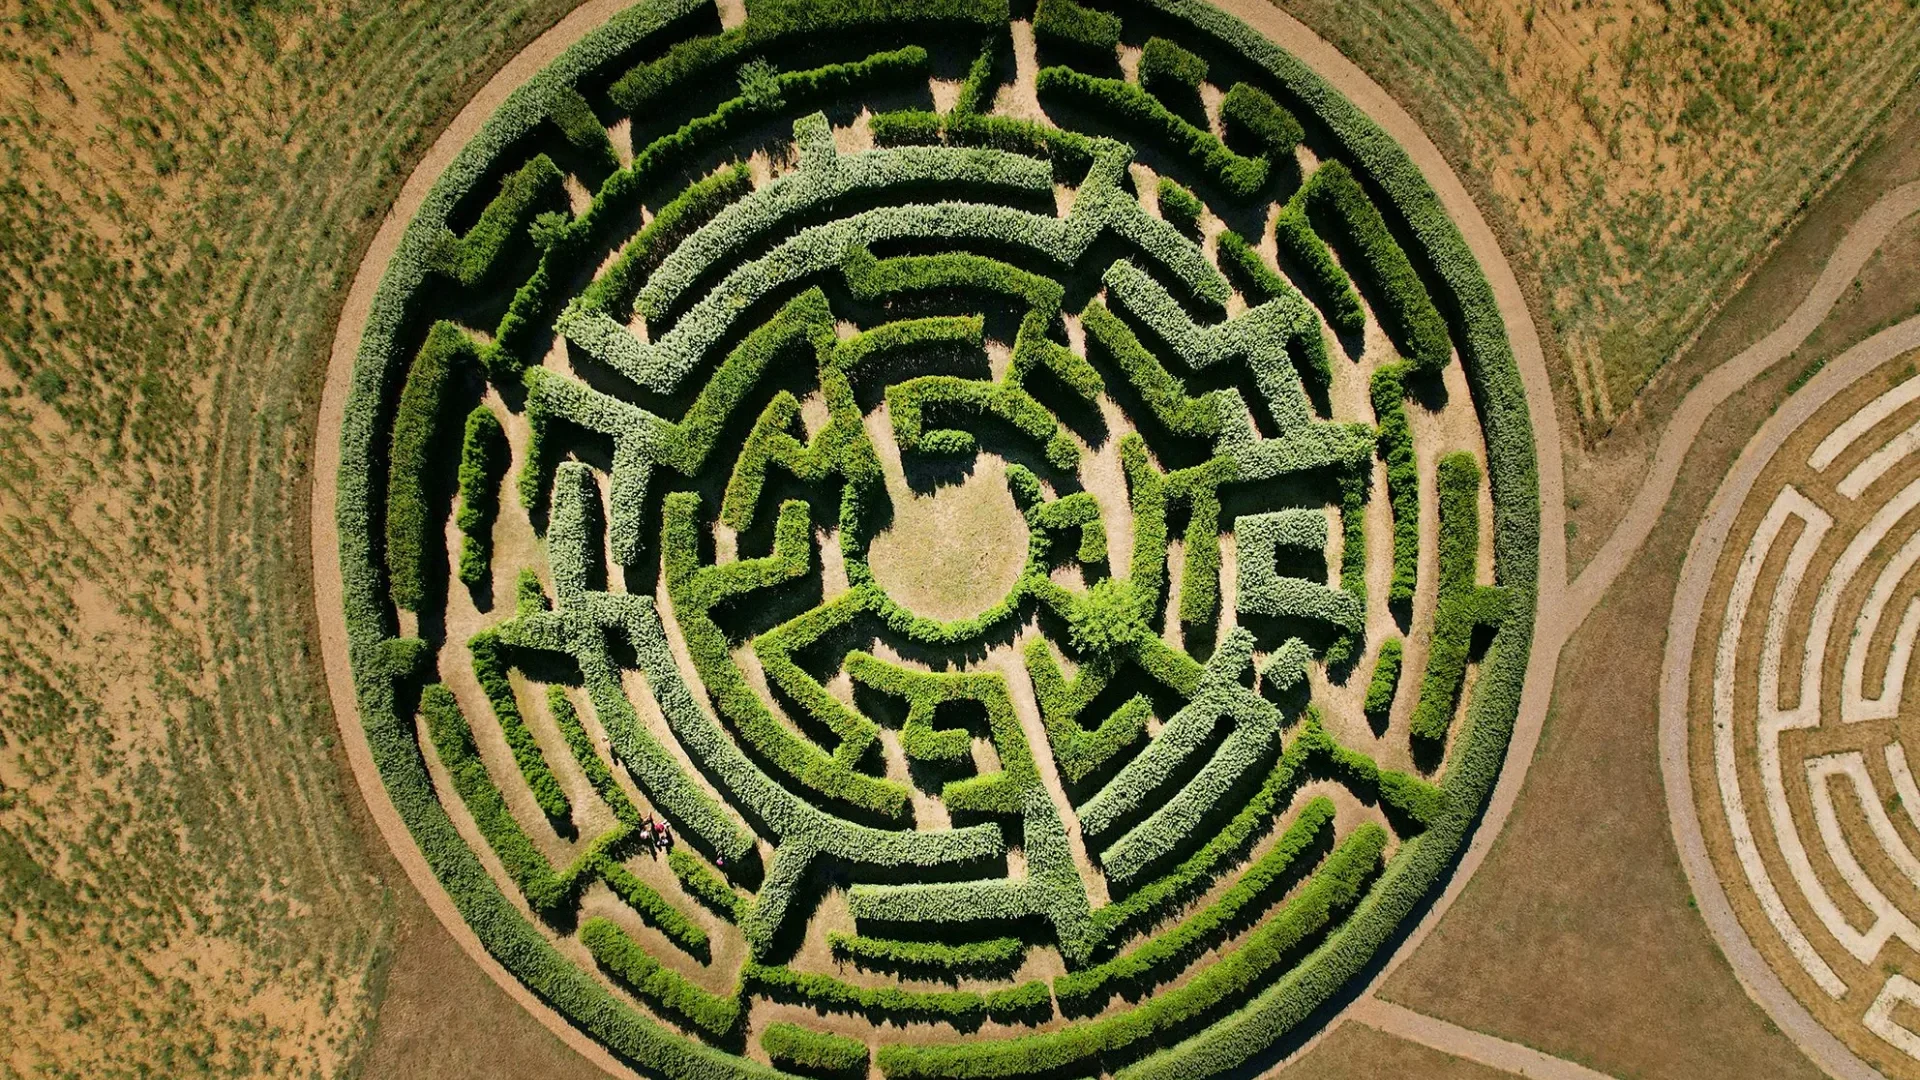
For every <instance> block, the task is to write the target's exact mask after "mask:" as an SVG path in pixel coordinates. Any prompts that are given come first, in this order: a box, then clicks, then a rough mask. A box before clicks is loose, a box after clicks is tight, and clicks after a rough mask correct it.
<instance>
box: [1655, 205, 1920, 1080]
mask: <svg viewBox="0 0 1920 1080" xmlns="http://www.w3.org/2000/svg"><path fill="white" fill-rule="evenodd" d="M1916 188H1920V185H1908V186H1907V187H1905V188H1901V189H1899V190H1897V191H1895V192H1894V193H1893V194H1892V195H1889V196H1887V197H1886V198H1884V199H1882V200H1881V201H1880V202H1879V203H1876V204H1875V205H1874V207H1873V208H1872V209H1871V210H1869V211H1868V212H1867V214H1866V215H1864V216H1863V217H1862V218H1861V220H1860V222H1859V223H1858V224H1856V225H1855V226H1854V229H1853V231H1852V232H1850V233H1849V234H1848V236H1847V241H1846V243H1844V244H1842V246H1841V250H1842V251H1843V252H1846V251H1847V250H1848V247H1849V245H1852V244H1854V242H1855V241H1856V240H1859V241H1861V242H1862V243H1866V242H1867V241H1868V240H1869V239H1870V240H1871V242H1872V243H1871V246H1869V247H1868V248H1867V251H1866V252H1865V253H1860V252H1858V251H1855V252H1852V253H1851V254H1854V255H1858V256H1859V260H1860V261H1861V262H1864V261H1865V255H1866V254H1870V253H1871V250H1872V247H1877V246H1878V245H1879V241H1880V240H1881V239H1883V238H1884V237H1885V236H1886V235H1887V233H1888V231H1890V230H1891V228H1892V226H1893V225H1894V224H1897V223H1898V220H1899V219H1898V218H1894V219H1892V220H1888V219H1887V218H1886V216H1885V215H1883V214H1881V213H1880V211H1882V210H1883V208H1885V207H1887V206H1888V205H1889V204H1894V205H1900V204H1898V203H1896V202H1895V201H1896V200H1897V199H1901V198H1902V197H1905V198H1906V199H1908V200H1910V202H1909V204H1908V205H1909V209H1908V210H1907V213H1909V214H1910V213H1913V212H1915V211H1916V210H1920V200H1916V199H1915V198H1914V197H1915V196H1916V195H1920V192H1916V191H1915V190H1914V189H1916ZM1870 225H1871V226H1872V227H1873V228H1874V229H1876V230H1877V232H1874V233H1871V234H1869V233H1868V232H1867V228H1868V226H1870ZM1838 259H1839V253H1836V255H1835V260H1836V261H1838ZM1832 268H1833V264H1831V263H1830V264H1829V270H1832ZM1856 269H1857V267H1856ZM1827 278H1828V275H1824V274H1823V275H1822V277H1821V279H1820V282H1821V284H1820V285H1816V286H1815V290H1814V294H1815V297H1818V296H1820V295H1822V286H1824V285H1826V284H1827ZM1851 279H1852V278H1851V273H1849V275H1848V277H1846V278H1844V279H1842V281H1841V285H1840V287H1841V288H1844V287H1845V284H1846V282H1847V281H1850V280H1851ZM1837 296H1838V290H1837V289H1836V290H1833V292H1832V295H1831V297H1830V298H1829V299H1828V303H1829V304H1831V303H1832V299H1833V298H1837ZM1811 299H1812V298H1810V300H1811ZM1803 307H1804V305H1803ZM1822 313H1824V309H1822ZM1795 315H1796V318H1797V317H1798V315H1799V313H1798V312H1796V313H1795ZM1816 321H1817V320H1816ZM1811 330H1812V328H1811V327H1808V328H1807V330H1806V333H1811ZM1801 336H1802V338H1804V336H1805V334H1804V333H1803V334H1802V335H1801ZM1795 344H1796V345H1797V344H1798V341H1796V342H1795ZM1915 348H1920V317H1916V318H1911V319H1908V320H1906V321H1905V322H1902V323H1899V324H1898V325H1896V326H1894V327H1892V328H1891V329H1888V330H1883V331H1881V332H1880V333H1878V334H1875V335H1874V336H1873V337H1870V338H1868V339H1867V340H1866V341H1863V342H1861V343H1860V344H1858V345H1855V346H1854V347H1853V348H1851V349H1848V350H1847V351H1846V352H1844V353H1842V354H1841V355H1840V357H1839V358H1838V359H1836V360H1834V361H1832V362H1831V363H1829V364H1827V366H1826V367H1824V368H1822V369H1821V371H1820V373H1819V374H1818V375H1816V376H1814V377H1813V378H1812V379H1811V380H1809V381H1808V383H1807V385H1806V386H1805V387H1804V388H1803V389H1802V390H1801V391H1800V392H1799V393H1797V394H1795V395H1794V396H1792V397H1791V398H1789V399H1788V400H1787V402H1786V404H1784V405H1783V406H1781V408H1780V409H1779V411H1777V412H1775V413H1774V414H1773V415H1772V416H1771V417H1769V418H1768V419H1767V422H1766V423H1765V424H1764V425H1762V426H1761V428H1760V430H1759V431H1758V432H1757V433H1755V435H1754V437H1753V439H1752V441H1750V442H1749V443H1748V444H1747V446H1746V448H1745V449H1744V450H1742V451H1741V456H1740V459H1739V462H1738V463H1737V464H1736V465H1735V466H1734V468H1733V471H1732V472H1730V473H1728V475H1727V477H1726V479H1725V480H1724V481H1722V483H1721V486H1720V490H1719V491H1718V492H1716V493H1715V494H1714V499H1713V503H1712V504H1711V506H1710V507H1709V508H1708V511H1707V516H1706V517H1705V518H1703V519H1702V522H1701V525H1700V527H1699V530H1698V531H1697V532H1696V533H1695V534H1694V538H1693V541H1692V543H1691V544H1690V545H1689V549H1688V552H1687V561H1686V566H1685V568H1684V569H1683V570H1682V571H1681V577H1680V586H1679V588H1678V589H1677V590H1676V591H1675V593H1674V602H1673V615H1672V617H1671V620H1670V621H1669V623H1668V629H1667V641H1668V646H1667V657H1666V662H1665V664H1664V666H1663V670H1662V671H1661V683H1660V774H1661V780H1662V781H1663V783H1664V785H1665V787H1666V793H1667V811H1668V814H1669V816H1670V817H1671V819H1672V823H1673V835H1674V841H1675V844H1676V846H1678V848H1679V850H1680V863H1681V866H1682V867H1684V868H1685V870H1686V873H1687V881H1688V884H1689V885H1690V887H1691V888H1692V890H1693V894H1694V897H1695V899H1696V900H1697V902H1698V903H1699V905H1700V914H1701V917H1702V918H1704V919H1705V920H1706V923H1707V926H1708V927H1709V928H1710V929H1711V930H1712V931H1713V936H1714V938H1715V940H1717V941H1718V942H1719V943H1720V946H1721V949H1722V951H1723V952H1725V954H1726V956H1727V959H1728V961H1729V962H1730V963H1731V964H1732V965H1733V972H1734V975H1735V976H1737V977H1738V978H1739V979H1740V982H1741V985H1743V986H1745V987H1746V990H1747V994H1748V995H1749V996H1751V997H1752V998H1753V999H1754V1000H1755V1001H1757V1002H1759V1003H1760V1005H1761V1007H1763V1008H1765V1009H1766V1010H1767V1013H1768V1015H1769V1016H1771V1017H1772V1018H1773V1020H1774V1022H1775V1023H1777V1024H1778V1025H1779V1026H1780V1028H1781V1030H1783V1031H1785V1032H1786V1033H1787V1035H1788V1037H1789V1038H1791V1039H1793V1041H1794V1043H1795V1044H1796V1045H1798V1046H1799V1047H1800V1049H1801V1051H1802V1052H1804V1053H1805V1054H1806V1055H1807V1056H1808V1057H1809V1058H1812V1059H1813V1061H1814V1062H1815V1063H1816V1064H1818V1065H1819V1066H1820V1067H1821V1068H1824V1069H1826V1070H1827V1071H1828V1072H1829V1073H1831V1074H1833V1075H1834V1076H1836V1077H1840V1078H1842V1080H1873V1078H1878V1077H1879V1076H1880V1074H1879V1073H1878V1072H1876V1071H1874V1070H1873V1069H1872V1068H1871V1067H1869V1066H1868V1065H1867V1064H1866V1063H1865V1062H1863V1061H1861V1060H1860V1059H1859V1058H1858V1057H1856V1056H1855V1055H1854V1054H1853V1052H1852V1051H1851V1050H1848V1049H1847V1048H1846V1046H1845V1045H1844V1044H1842V1043H1841V1042H1840V1040H1839V1039H1838V1038H1837V1037H1835V1036H1834V1035H1833V1034H1832V1033H1831V1032H1829V1031H1828V1030H1827V1029H1826V1028H1825V1027H1824V1026H1822V1025H1821V1024H1820V1023H1819V1021H1817V1020H1815V1019H1814V1017H1813V1015H1812V1014H1811V1013H1809V1012H1808V1011H1807V1010H1806V1008H1805V1007H1804V1006H1802V1005H1801V1004H1800V1003H1799V1001H1797V1000H1795V998H1794V997H1793V995H1792V993H1791V992H1789V991H1788V990H1787V988H1786V985H1785V984H1784V983H1782V982H1781V981H1780V977H1779V976H1778V975H1776V974H1775V973H1774V971H1773V969H1772V967H1770V966H1769V965H1768V964H1767V962H1766V960H1765V959H1764V958H1763V957H1762V956H1761V955H1760V951H1759V950H1758V949H1756V948H1755V947H1754V945H1753V942H1752V940H1751V939H1749V938H1748V937H1747V934H1746V930H1745V929H1744V928H1743V927H1742V926H1741V924H1740V921H1739V919H1738V918H1737V917H1736V916H1735V915H1734V913H1733V908H1732V906H1731V905H1730V903H1729V902H1728V900H1727V894H1726V891H1725V889H1724V888H1723V887H1722V886H1721V884H1720V879H1719V875H1718V874H1717V873H1716V872H1715V870H1714V866H1713V862H1712V861H1711V860H1710V859H1709V858H1708V856H1707V849H1706V843H1705V841H1704V839H1703V837H1702V834H1701V830H1700V817H1699V812H1698V808H1697V807H1696V806H1695V805H1694V798H1693V782H1692V776H1691V774H1690V772H1689V770H1688V767H1687V761H1688V758H1687V743H1688V721H1687V706H1688V689H1689V685H1690V683H1691V676H1692V672H1693V657H1694V648H1695V644H1696V640H1695V639H1696V635H1697V633H1698V630H1699V627H1700V622H1701V619H1702V617H1703V615H1704V614H1705V612H1704V610H1703V609H1704V607H1705V604H1706V601H1707V593H1708V591H1709V590H1710V588H1711V586H1712V583H1713V572H1714V569H1715V568H1716V567H1717V566H1718V565H1719V563H1720V558H1721V554H1722V551H1723V548H1724V547H1725V544H1726V538H1727V535H1728V533H1729V532H1730V531H1731V527H1732V524H1733V520H1734V517H1735V516H1736V515H1737V514H1738V513H1739V512H1740V510H1741V508H1742V506H1743V505H1744V504H1745V502H1746V498H1747V495H1748V494H1749V493H1750V492H1751V490H1752V488H1753V485H1754V484H1755V483H1756V482H1757V481H1758V480H1759V478H1760V474H1761V472H1762V470H1763V469H1764V468H1765V467H1766V465H1767V464H1768V462H1769V461H1770V460H1771V459H1772V458H1773V456H1774V454H1775V452H1777V451H1778V450H1779V449H1780V446H1781V444H1782V443H1784V442H1786V440H1787V438H1788V437H1789V436H1791V435H1793V434H1794V432H1795V431H1796V430H1797V429H1798V428H1799V427H1800V425H1801V424H1802V423H1804V422H1805V421H1806V420H1807V419H1808V418H1809V417H1811V416H1812V415H1813V414H1814V413H1815V412H1816V411H1817V410H1818V409H1819V408H1820V407H1821V406H1823V405H1825V404H1826V403H1827V402H1829V401H1831V400H1832V399H1833V398H1834V397H1835V396H1836V395H1838V394H1839V393H1840V392H1841V391H1843V390H1845V389H1846V388H1847V387H1849V386H1851V385H1852V384H1853V383H1854V382H1855V381H1857V380H1858V379H1860V378H1861V377H1862V376H1864V375H1867V374H1868V373H1870V372H1872V371H1873V370H1874V369H1876V368H1878V367H1879V366H1880V365H1881V364H1883V363H1886V362H1887V361H1888V360H1891V359H1893V358H1894V357H1897V356H1899V355H1901V354H1902V353H1905V352H1908V351H1910V350H1912V349H1915ZM1788 351H1791V350H1788ZM1783 355H1784V354H1783ZM1743 356H1744V354H1743ZM1738 362H1739V359H1738V358H1736V360H1734V361H1732V362H1730V363H1729V364H1728V365H1727V366H1728V367H1731V366H1733V364H1736V363H1738ZM1720 370H1725V369H1724V368H1723V369H1720ZM1719 374H1720V371H1719V370H1716V371H1715V372H1714V375H1713V376H1709V380H1711V379H1713V378H1714V377H1716V376H1718V375H1719ZM1705 386H1706V384H1705V383H1703V384H1702V388H1703V389H1704V388H1705ZM1696 393H1699V391H1696ZM1692 401H1693V399H1692V397H1689V398H1688V399H1687V402H1686V405H1691V404H1692ZM1682 407H1683V408H1684V407H1686V406H1685V405H1683V406H1682ZM1665 449H1666V444H1665V442H1664V441H1663V442H1662V444H1661V450H1662V451H1663V452H1664V451H1665ZM1669 486H1671V481H1669ZM1641 501H1642V500H1636V501H1635V507H1636V508H1638V506H1639V503H1640V502H1641ZM1662 501H1663V502H1664V499H1663V500H1662ZM1623 528H1624V526H1623Z"/></svg>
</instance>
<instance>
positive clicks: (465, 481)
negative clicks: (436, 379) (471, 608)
mask: <svg viewBox="0 0 1920 1080" xmlns="http://www.w3.org/2000/svg"><path fill="white" fill-rule="evenodd" d="M507 460H508V449H507V434H506V432H505V431H503V430H501V427H500V418H499V417H497V416H495V415H493V410H492V409H490V408H488V407H487V406H485V405H476V406H474V409H473V411H472V412H470V413H468V414H467V427H466V432H465V434H464V435H463V436H462V438H461V441H460V512H459V513H458V514H456V515H455V517H454V523H455V524H456V525H458V526H460V533H461V537H460V569H459V573H458V576H459V578H460V580H461V581H464V582H466V583H467V584H469V585H477V584H479V583H480V582H482V581H485V580H486V578H487V574H488V572H489V571H490V570H491V569H492V563H493V519H494V516H495V515H496V514H498V513H499V511H500V479H501V477H502V476H503V475H504V474H505V473H506V471H507Z"/></svg>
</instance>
